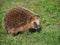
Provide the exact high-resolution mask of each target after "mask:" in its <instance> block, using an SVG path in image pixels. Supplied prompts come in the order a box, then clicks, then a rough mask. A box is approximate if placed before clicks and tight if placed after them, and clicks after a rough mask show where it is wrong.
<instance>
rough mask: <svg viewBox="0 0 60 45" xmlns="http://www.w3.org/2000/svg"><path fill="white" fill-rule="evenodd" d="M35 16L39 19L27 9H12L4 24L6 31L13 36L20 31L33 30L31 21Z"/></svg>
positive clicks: (7, 14)
mask: <svg viewBox="0 0 60 45" xmlns="http://www.w3.org/2000/svg"><path fill="white" fill-rule="evenodd" d="M34 16H36V17H38V15H36V14H34V13H32V12H31V11H29V10H27V9H25V8H22V7H18V8H12V9H11V10H9V11H7V13H6V14H5V16H4V19H3V24H4V27H5V29H6V31H7V32H8V33H10V34H12V35H14V34H17V33H18V32H20V31H22V32H23V31H24V32H28V29H29V28H31V21H32V20H31V19H32V18H33V17H34Z"/></svg>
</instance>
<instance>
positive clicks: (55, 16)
mask: <svg viewBox="0 0 60 45" xmlns="http://www.w3.org/2000/svg"><path fill="white" fill-rule="evenodd" d="M20 6H23V7H25V8H28V9H29V10H31V11H33V12H35V13H37V14H39V16H40V24H41V26H42V29H41V31H40V32H39V33H38V32H34V33H30V34H29V35H27V34H25V33H23V34H19V35H17V36H12V35H9V34H7V33H6V32H5V30H4V29H3V28H2V18H3V16H4V15H5V13H6V12H7V10H9V9H11V8H13V7H20ZM0 45H60V0H0Z"/></svg>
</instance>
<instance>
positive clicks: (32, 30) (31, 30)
mask: <svg viewBox="0 0 60 45" xmlns="http://www.w3.org/2000/svg"><path fill="white" fill-rule="evenodd" d="M41 30H42V27H40V28H39V29H29V32H31V33H34V32H40V31H41Z"/></svg>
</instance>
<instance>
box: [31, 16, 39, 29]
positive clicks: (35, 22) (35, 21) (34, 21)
mask: <svg viewBox="0 0 60 45" xmlns="http://www.w3.org/2000/svg"><path fill="white" fill-rule="evenodd" d="M31 25H32V28H34V29H39V28H40V21H39V16H38V15H34V16H33V17H32V18H31Z"/></svg>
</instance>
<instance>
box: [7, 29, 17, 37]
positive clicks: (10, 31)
mask: <svg viewBox="0 0 60 45" xmlns="http://www.w3.org/2000/svg"><path fill="white" fill-rule="evenodd" d="M8 33H9V34H11V35H13V36H15V35H16V31H15V29H14V28H12V29H10V30H9V31H8Z"/></svg>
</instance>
